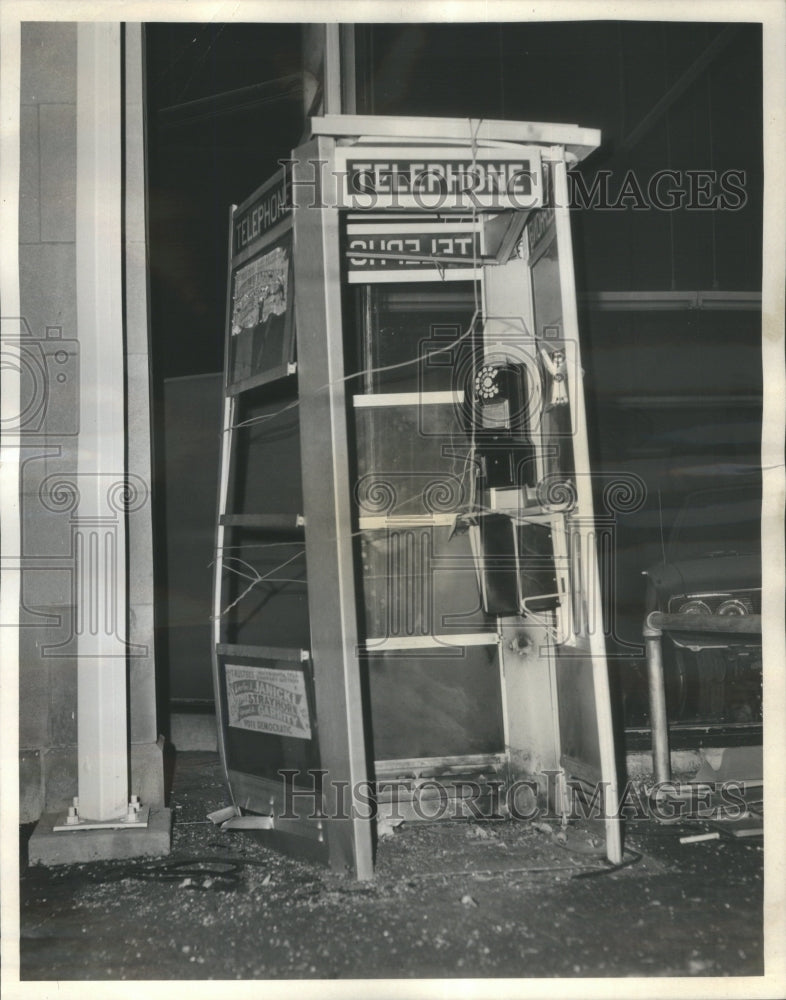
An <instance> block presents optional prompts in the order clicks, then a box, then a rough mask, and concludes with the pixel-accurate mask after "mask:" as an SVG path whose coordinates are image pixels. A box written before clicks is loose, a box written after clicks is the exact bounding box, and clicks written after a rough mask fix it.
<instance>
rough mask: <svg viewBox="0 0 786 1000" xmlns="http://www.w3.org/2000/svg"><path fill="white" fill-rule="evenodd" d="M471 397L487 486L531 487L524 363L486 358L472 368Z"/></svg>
mask: <svg viewBox="0 0 786 1000" xmlns="http://www.w3.org/2000/svg"><path fill="white" fill-rule="evenodd" d="M472 398H473V401H474V404H475V405H474V408H473V417H474V438H475V444H476V448H477V454H478V456H479V458H480V463H481V470H482V474H483V478H484V481H485V484H486V486H487V487H488V488H491V489H505V488H516V487H522V486H534V485H535V481H536V469H535V449H534V447H533V445H532V443H531V442H530V439H529V431H530V428H529V403H530V391H529V376H528V374H527V369H526V366H525V365H523V364H513V363H511V362H510V361H507V360H502V359H500V360H499V361H495V360H494V359H493V358H492V357H489V358H486V359H485V360H484V361H483V363H482V364H481V365H480V366H479V367H478V368H477V369H476V371H475V374H474V378H473V384H472Z"/></svg>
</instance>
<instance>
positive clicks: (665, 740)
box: [644, 623, 671, 782]
mask: <svg viewBox="0 0 786 1000" xmlns="http://www.w3.org/2000/svg"><path fill="white" fill-rule="evenodd" d="M662 635H663V633H662V632H661V630H660V629H657V628H653V627H652V626H651V625H650V624H649V623H647V624H646V625H645V626H644V643H645V646H646V647H647V677H648V680H649V693H650V726H651V728H652V764H653V769H654V771H655V780H656V781H657V782H662V781H671V756H670V754H669V723H668V719H667V717H666V685H665V683H664V680H663V655H662V648H661V637H662Z"/></svg>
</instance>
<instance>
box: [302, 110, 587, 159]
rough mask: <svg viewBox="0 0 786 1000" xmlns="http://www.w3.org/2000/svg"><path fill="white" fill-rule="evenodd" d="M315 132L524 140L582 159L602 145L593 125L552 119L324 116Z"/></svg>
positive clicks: (385, 138)
mask: <svg viewBox="0 0 786 1000" xmlns="http://www.w3.org/2000/svg"><path fill="white" fill-rule="evenodd" d="M311 134H312V135H315V136H316V135H327V136H332V137H333V138H337V139H338V138H352V139H355V140H363V141H375V142H387V143H391V142H396V141H403V142H412V141H414V140H417V141H420V142H429V143H430V144H434V143H438V142H450V143H453V142H456V143H467V144H471V143H472V142H481V143H494V142H501V143H511V142H514V143H523V144H529V145H532V144H537V145H542V146H564V147H565V148H566V149H567V150H568V151H569V152H571V153H573V155H574V156H575V157H576V158H577V159H578V160H583V159H584V158H585V157H586V156H588V155H589V154H590V153H591V152H592V151H593V150H594V149H597V148H598V146H599V145H600V132H599V131H598V129H594V128H582V127H581V126H579V125H566V124H561V123H553V122H516V121H493V120H491V119H486V118H418V117H394V116H385V115H325V116H323V117H321V118H320V117H315V118H312V119H311Z"/></svg>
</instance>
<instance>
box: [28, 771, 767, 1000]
mask: <svg viewBox="0 0 786 1000" xmlns="http://www.w3.org/2000/svg"><path fill="white" fill-rule="evenodd" d="M228 803H229V797H228V794H227V790H226V788H225V786H224V783H223V780H222V775H221V770H220V766H219V762H218V757H217V755H216V754H215V753H206V752H190V753H179V754H178V755H177V758H176V762H175V770H174V779H173V786H172V793H171V801H170V802H169V803H168V805H169V806H170V808H171V810H172V814H173V818H174V819H173V833H172V851H171V854H170V855H169V856H167V857H164V858H160V859H150V858H146V859H144V858H139V859H126V860H122V861H120V860H118V861H95V862H90V863H80V864H67V865H57V866H54V867H45V866H43V865H38V864H37V865H28V864H27V859H26V854H25V844H26V841H27V838H28V837H29V834H30V830H29V829H23V831H22V837H21V848H22V864H23V870H22V877H21V971H20V975H21V979H22V981H26V980H27V981H36V982H42V981H51V980H59V981H60V982H63V981H70V980H71V981H77V980H78V981H85V980H87V981H101V982H104V983H106V982H108V981H114V980H170V979H172V980H282V981H284V980H291V979H298V980H345V981H346V980H357V979H366V980H376V981H377V985H375V986H374V988H373V990H372V991H371V992H373V995H374V996H376V997H378V996H383V995H387V994H386V993H384V991H383V990H382V985H383V984H382V981H383V980H384V981H387V980H394V981H398V982H399V983H401V982H403V981H405V980H406V981H411V980H421V979H426V980H431V981H432V982H433V981H434V980H439V979H466V978H470V979H474V980H477V981H478V982H481V981H487V984H490V985H492V987H493V981H494V980H495V979H496V978H500V979H501V978H505V979H515V980H522V981H524V980H530V979H533V978H547V979H563V978H564V979H566V980H568V979H572V980H576V979H584V978H587V977H593V978H594V977H603V978H617V977H658V979H660V980H663V978H664V977H690V978H692V979H696V978H702V977H724V978H725V979H728V977H757V976H761V975H762V973H763V971H764V957H763V858H764V850H763V838H762V837H758V836H754V837H742V838H738V837H735V836H733V835H732V834H731V833H727V832H725V831H718V830H717V829H716V828H714V827H712V826H710V825H709V824H708V823H704V822H694V823H677V824H669V825H663V824H660V823H657V822H655V821H654V820H652V819H649V820H637V821H635V822H634V821H632V822H629V823H628V824H627V825H626V830H625V844H626V854H625V863H624V866H623V867H620V868H616V869H612V868H610V866H608V864H607V863H605V861H604V860H603V858H602V857H601V856H600V854H599V852H598V850H597V845H598V844H600V843H601V840H600V837H599V834H602V830H601V829H599V828H596V827H593V826H592V823H593V822H596V823H597V822H598V821H592V820H589V821H584V824H583V825H582V824H577V825H575V826H572V827H571V828H569V829H568V830H567V831H560V829H559V826H558V825H557V824H553V823H552V824H549V823H529V822H521V821H510V820H507V821H487V822H481V821H468V820H451V821H443V822H441V823H404V824H402V825H401V826H399V827H398V828H396V829H395V830H392V831H389V832H388V834H387V835H386V836H384V837H382V838H381V839H380V840H379V843H378V853H377V865H376V875H375V878H374V879H373V880H372V881H370V882H362V883H360V882H355V881H353V880H351V879H348V878H346V877H343V876H339V875H337V874H335V873H333V872H331V871H329V870H327V869H325V868H322V867H319V866H317V865H314V864H311V863H308V862H305V861H299V860H294V859H292V858H289V857H286V856H284V855H282V854H279V853H277V852H275V851H273V850H272V849H271V848H270V847H269V846H266V844H265V841H264V836H265V835H264V833H256V832H255V833H248V832H231V833H230V832H223V831H221V830H220V829H219V828H217V827H216V826H214V825H213V824H212V823H210V822H209V821H208V820H207V814H208V813H209V812H211V811H213V810H215V809H219V808H221V807H222V806H225V805H227V804H228ZM702 833H718V837H717V838H716V839H710V840H701V841H697V842H693V843H681V842H680V838H681V837H684V836H687V835H693V836H695V835H697V834H702ZM742 983H743V981H742V980H740V982H739V984H738V985H740V986H741V985H742ZM707 985H708V987H709V979H707ZM520 995H521V994H520ZM651 995H653V996H654V995H655V989H654V988H653V992H652V993H651ZM750 995H752V993H751V994H750Z"/></svg>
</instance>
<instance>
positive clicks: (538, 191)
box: [335, 146, 543, 212]
mask: <svg viewBox="0 0 786 1000" xmlns="http://www.w3.org/2000/svg"><path fill="white" fill-rule="evenodd" d="M335 161H336V172H337V176H338V180H339V184H338V191H339V198H340V201H341V205H340V207H341V208H348V209H351V210H353V211H372V210H376V209H405V210H409V211H411V210H412V209H416V210H420V211H429V212H434V211H437V212H443V211H460V212H473V211H500V210H503V209H530V208H537V207H539V206H540V205H541V204H542V203H543V176H542V169H541V162H540V151H539V150H538V149H537V148H526V149H525V148H521V147H520V148H519V149H516V150H505V149H502V150H499V149H491V150H490V149H483V150H477V151H476V152H475V153H474V154H473V153H472V152H471V151H469V150H459V149H446V148H445V147H440V146H437V147H433V148H430V147H425V148H421V147H397V148H392V147H371V148H368V149H359V148H358V147H357V146H347V147H341V146H340V147H338V148H337V149H336V153H335Z"/></svg>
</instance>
